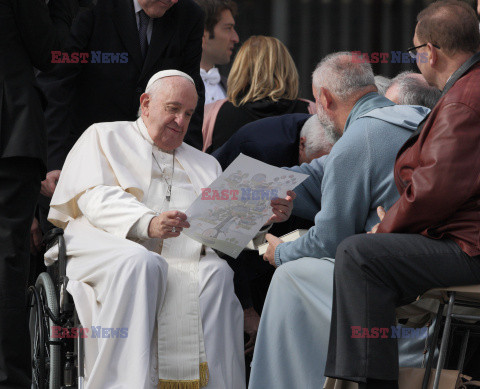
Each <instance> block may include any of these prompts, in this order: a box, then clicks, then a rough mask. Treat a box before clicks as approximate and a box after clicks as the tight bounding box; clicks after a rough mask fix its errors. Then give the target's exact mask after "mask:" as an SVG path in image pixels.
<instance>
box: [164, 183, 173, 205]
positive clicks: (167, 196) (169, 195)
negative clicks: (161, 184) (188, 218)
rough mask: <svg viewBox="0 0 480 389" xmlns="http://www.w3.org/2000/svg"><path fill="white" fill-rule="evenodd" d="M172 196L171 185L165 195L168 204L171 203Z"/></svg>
mask: <svg viewBox="0 0 480 389" xmlns="http://www.w3.org/2000/svg"><path fill="white" fill-rule="evenodd" d="M171 196H172V185H171V184H169V185H168V186H167V193H166V195H165V198H166V199H167V201H168V202H170V197H171Z"/></svg>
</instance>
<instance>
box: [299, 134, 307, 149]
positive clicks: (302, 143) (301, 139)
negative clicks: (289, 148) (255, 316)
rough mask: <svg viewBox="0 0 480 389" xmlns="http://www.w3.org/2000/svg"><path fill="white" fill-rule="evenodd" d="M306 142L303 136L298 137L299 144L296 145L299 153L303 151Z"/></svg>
mask: <svg viewBox="0 0 480 389" xmlns="http://www.w3.org/2000/svg"><path fill="white" fill-rule="evenodd" d="M306 142H307V138H305V137H304V136H301V137H300V142H299V144H298V149H299V150H300V151H305V143H306Z"/></svg>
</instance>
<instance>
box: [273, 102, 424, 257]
mask: <svg viewBox="0 0 480 389" xmlns="http://www.w3.org/2000/svg"><path fill="white" fill-rule="evenodd" d="M429 112H430V110H429V109H428V108H425V107H420V106H408V105H395V104H394V103H392V102H391V101H390V100H388V99H386V98H384V97H383V96H380V95H378V93H368V94H366V95H365V96H363V97H362V98H360V99H359V100H358V101H357V103H356V104H355V106H354V107H353V109H352V110H351V112H350V115H349V116H348V119H347V122H346V124H345V130H344V134H343V136H342V137H341V138H340V139H339V140H338V142H337V143H336V144H335V145H334V146H333V148H332V150H331V152H330V154H329V155H327V156H325V157H322V158H319V159H315V160H313V161H312V162H311V163H310V164H302V165H301V166H295V167H293V168H290V170H293V171H296V172H299V173H305V174H308V175H310V177H309V178H308V179H307V180H305V181H304V182H303V183H302V184H301V185H299V186H298V187H297V188H295V192H296V193H297V198H296V200H295V201H294V209H293V213H294V214H295V215H298V216H301V217H304V218H307V219H310V220H311V219H312V218H313V216H314V220H315V225H314V226H313V227H312V228H310V230H309V231H308V233H307V234H305V235H303V236H302V237H301V238H299V239H297V240H296V241H293V242H286V243H281V244H279V245H278V246H277V248H276V250H275V263H276V264H277V266H280V265H281V264H283V263H286V262H289V261H292V260H296V259H298V258H303V257H315V258H323V257H329V258H335V252H336V249H337V246H338V245H339V244H340V242H341V241H342V240H343V239H345V238H347V237H349V236H351V235H354V234H359V233H362V232H365V231H369V230H370V229H371V228H372V227H373V226H374V225H375V224H377V223H378V222H379V219H378V216H377V211H376V209H377V207H378V206H383V207H385V208H386V209H388V208H389V207H391V206H392V205H393V203H394V202H395V201H396V200H397V199H398V197H399V194H398V191H397V188H396V186H395V183H394V179H393V167H394V163H395V157H396V155H397V153H398V151H399V149H400V148H401V146H402V145H403V144H404V143H405V141H406V140H407V139H408V138H409V137H410V135H411V134H412V132H413V131H415V130H416V128H417V126H418V124H419V123H420V122H421V121H422V120H423V119H424V117H425V116H426V115H427V114H428V113H429Z"/></svg>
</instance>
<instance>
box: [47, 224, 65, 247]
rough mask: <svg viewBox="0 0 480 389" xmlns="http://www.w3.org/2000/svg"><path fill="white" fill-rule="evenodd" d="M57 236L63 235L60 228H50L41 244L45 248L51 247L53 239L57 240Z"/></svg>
mask: <svg viewBox="0 0 480 389" xmlns="http://www.w3.org/2000/svg"><path fill="white" fill-rule="evenodd" d="M59 235H63V229H61V228H58V227H57V228H52V229H51V230H50V231H48V232H47V233H46V234H45V235H44V237H43V243H44V244H45V245H46V246H51V245H52V244H53V243H55V242H54V241H55V239H57V237H58V236H59Z"/></svg>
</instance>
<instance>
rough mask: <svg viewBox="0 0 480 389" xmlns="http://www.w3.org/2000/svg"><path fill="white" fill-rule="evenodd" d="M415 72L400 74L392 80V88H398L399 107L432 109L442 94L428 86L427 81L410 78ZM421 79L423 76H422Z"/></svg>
mask: <svg viewBox="0 0 480 389" xmlns="http://www.w3.org/2000/svg"><path fill="white" fill-rule="evenodd" d="M412 74H419V73H415V72H410V71H406V72H402V73H400V74H399V75H397V76H396V77H395V78H394V79H393V80H392V85H391V86H393V87H397V88H398V102H397V104H401V105H422V106H424V107H427V108H430V109H432V108H433V107H434V106H435V104H437V101H438V99H439V98H440V95H441V94H442V92H440V90H439V89H437V88H435V87H433V86H430V85H428V83H427V81H422V80H419V79H418V78H417V77H412V76H411V75H412ZM422 77H423V76H422Z"/></svg>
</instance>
